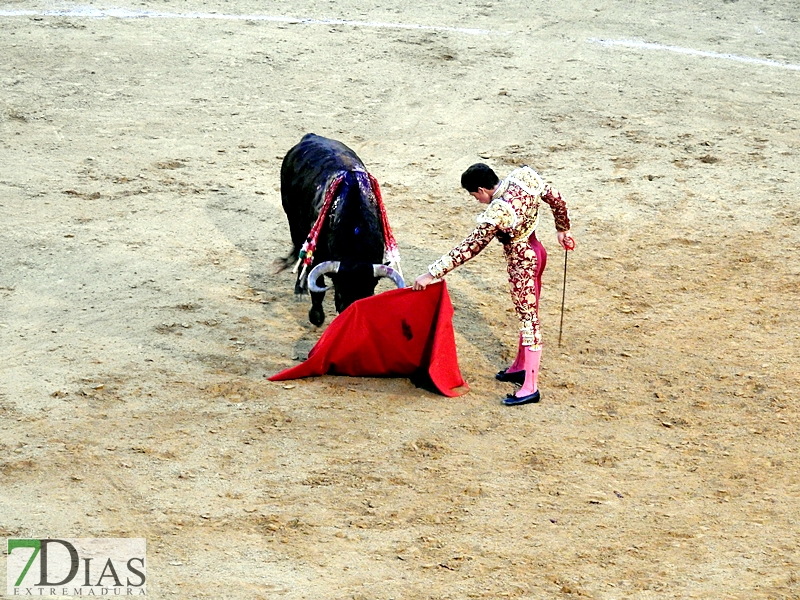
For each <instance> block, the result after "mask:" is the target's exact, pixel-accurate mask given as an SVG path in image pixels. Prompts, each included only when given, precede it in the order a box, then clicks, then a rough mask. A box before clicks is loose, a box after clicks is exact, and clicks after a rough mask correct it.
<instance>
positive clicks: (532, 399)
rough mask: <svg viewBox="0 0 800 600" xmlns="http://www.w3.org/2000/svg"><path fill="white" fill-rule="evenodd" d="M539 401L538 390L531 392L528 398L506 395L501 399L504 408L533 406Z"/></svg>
mask: <svg viewBox="0 0 800 600" xmlns="http://www.w3.org/2000/svg"><path fill="white" fill-rule="evenodd" d="M538 401H539V390H536V391H535V392H533V393H532V394H531V395H530V396H522V397H519V396H515V395H514V394H508V395H507V396H506V397H505V398H503V404H505V405H506V406H520V405H522V404H535V403H536V402H538Z"/></svg>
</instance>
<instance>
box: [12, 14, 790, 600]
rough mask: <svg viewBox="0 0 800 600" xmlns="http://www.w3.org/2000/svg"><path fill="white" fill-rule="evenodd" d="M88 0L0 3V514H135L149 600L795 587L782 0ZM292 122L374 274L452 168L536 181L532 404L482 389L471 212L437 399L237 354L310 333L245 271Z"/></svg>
mask: <svg viewBox="0 0 800 600" xmlns="http://www.w3.org/2000/svg"><path fill="white" fill-rule="evenodd" d="M91 8H93V9H103V8H117V9H119V8H125V9H127V10H128V11H129V12H127V13H125V12H117V13H115V15H116V16H106V17H97V16H92V15H93V14H94V13H91V11H89V10H88V9H87V6H86V5H83V6H82V7H81V6H79V5H73V4H66V3H40V2H36V1H35V0H17V1H14V0H12V1H8V0H5V2H4V3H2V4H0V84H1V85H2V87H0V89H1V90H2V94H1V95H0V240H2V250H1V251H0V536H2V537H146V538H147V543H148V591H149V595H150V596H151V597H153V598H170V597H178V598H243V599H244V598H246V599H272V598H286V599H300V598H308V599H314V600H319V599H332V600H339V599H353V600H389V599H396V600H400V599H429V600H434V599H436V600H444V599H453V600H462V599H466V598H489V599H498V598H529V599H540V598H596V599H622V598H636V599H651V598H652V599H661V598H714V599H717V598H719V599H742V600H744V599H747V600H753V599H767V598H770V599H789V598H800V553H799V552H798V530H799V529H800V528H799V527H798V519H800V516H799V515H800V513H799V512H798V501H800V477H799V476H798V469H797V456H796V452H795V450H796V434H797V425H796V422H797V419H798V407H797V403H796V399H797V396H798V393H800V381H798V379H799V375H800V357H799V356H798V344H799V343H800V319H799V318H798V311H797V307H798V305H799V304H800V261H799V260H798V258H799V257H798V244H800V234H799V233H798V231H800V230H799V228H798V225H800V218H798V210H797V198H798V195H800V176H798V155H799V154H800V130H799V129H798V127H800V125H799V124H798V123H799V122H800V67H798V66H797V65H800V33H799V32H800V8H799V7H798V5H797V2H796V1H795V0H692V1H690V0H650V1H647V2H623V1H621V0H589V1H587V2H581V1H579V0H562V1H558V2H556V1H552V0H546V1H542V2H535V3H527V2H522V1H521V0H510V1H509V2H499V1H497V0H495V1H486V0H461V1H459V2H456V1H455V0H444V1H442V2H438V3H422V5H420V3H417V2H407V1H406V2H401V3H395V4H391V3H390V4H386V3H380V4H375V3H373V2H360V1H357V0H331V1H329V2H324V3H320V2H311V1H310V0H295V1H292V2H289V1H287V0H265V1H264V2H258V3H257V2H254V1H252V0H231V1H223V0H217V1H216V2H215V1H214V0H208V1H200V0H187V1H185V2H180V3H179V2H174V1H173V2H169V1H167V0H163V1H161V2H149V1H148V2H132V3H130V4H122V5H120V4H110V5H108V4H101V3H100V0H98V2H96V3H94V4H92V5H91ZM53 10H67V11H69V10H71V11H72V12H70V13H68V14H66V15H64V14H54V13H52V12H48V11H53ZM24 11H29V12H24ZM130 11H156V12H161V13H170V14H171V15H173V16H174V15H178V14H181V13H189V12H194V13H203V14H198V15H195V16H196V17H197V18H191V19H189V18H172V17H170V15H166V14H162V15H161V16H156V15H154V14H153V13H148V15H149V16H143V15H140V16H139V17H138V18H132V17H133V16H134V15H133V14H132V13H131V12H130ZM236 15H251V17H250V18H246V19H235V18H232V17H233V16H236ZM259 16H288V17H296V18H297V19H296V20H294V21H291V20H289V21H286V20H284V21H280V20H268V19H262V18H259ZM211 17H214V18H211ZM302 19H311V20H307V21H302ZM336 19H340V20H341V19H345V20H350V21H357V22H358V23H349V22H348V23H342V22H335V20H336ZM380 24H390V25H392V24H393V25H392V26H388V27H382V26H380ZM399 24H406V25H408V24H414V25H420V26H425V27H411V28H409V27H401V26H400V25H399ZM468 29H480V30H482V31H470V30H468ZM600 39H603V40H617V41H620V40H639V41H645V42H652V43H656V44H661V45H662V46H670V47H673V48H672V49H669V48H665V47H659V48H655V47H651V48H642V47H639V48H637V47H631V46H625V45H603V44H601V43H598V42H597V41H596V40H600ZM593 40H595V41H593ZM676 48H681V49H691V50H694V51H705V52H711V53H716V54H714V55H699V54H696V53H695V54H687V53H681V52H678V51H676ZM724 55H735V56H737V57H749V58H751V59H756V60H751V61H749V62H746V61H743V60H735V58H733V57H731V56H724ZM759 61H760V62H759ZM309 131H313V132H315V133H318V134H322V135H328V136H331V137H336V138H338V139H340V140H341V141H343V142H345V143H346V144H348V145H350V146H351V147H353V148H354V149H355V150H356V151H357V152H358V153H359V154H360V156H361V158H362V159H363V160H364V162H365V163H366V165H367V166H368V167H369V169H370V170H371V172H372V173H373V174H374V175H375V176H376V177H377V178H378V179H379V181H380V182H381V184H382V186H383V192H384V197H385V201H386V205H387V209H388V213H389V218H390V221H391V223H392V226H393V228H394V232H395V235H396V237H397V239H398V242H399V245H400V250H401V253H402V257H403V266H404V273H405V275H406V278H407V279H408V280H412V279H413V278H414V277H415V276H416V275H418V274H420V273H421V272H423V270H424V269H425V267H426V266H427V265H428V264H429V263H430V262H431V261H432V260H433V259H435V258H436V257H438V256H439V255H440V254H442V253H443V252H445V251H447V250H449V249H450V248H451V247H452V246H453V245H454V244H455V243H456V242H458V241H460V240H461V239H462V237H463V236H464V235H465V234H466V233H467V232H468V231H469V230H470V228H471V227H472V224H473V223H474V218H475V216H476V215H477V213H478V212H479V210H480V206H479V205H478V204H477V203H476V202H474V201H473V200H472V199H471V198H470V197H469V196H468V195H467V194H466V193H465V192H464V191H463V190H460V189H459V185H458V179H459V175H460V173H461V172H462V171H463V169H464V168H466V167H467V166H468V165H470V164H471V163H473V162H476V161H478V160H483V161H485V162H488V163H490V164H491V165H492V166H493V167H495V168H496V169H497V171H498V172H499V173H501V174H504V173H506V172H508V170H510V169H511V168H513V167H514V166H516V165H519V164H525V163H527V164H530V165H531V166H533V167H535V168H536V169H537V170H539V172H540V173H542V174H543V176H544V177H545V178H546V179H547V180H548V181H550V182H552V184H553V185H554V186H555V187H556V188H558V189H559V190H560V191H561V192H562V193H563V195H564V196H565V198H566V199H567V200H568V202H569V203H570V210H571V215H572V219H573V233H574V235H575V238H576V240H577V242H578V249H577V251H576V252H575V253H573V254H572V255H571V256H570V262H569V278H568V288H567V311H566V314H565V326H564V341H563V345H562V347H561V348H559V347H558V345H557V339H558V324H559V304H560V300H561V282H562V279H561V274H562V269H563V253H561V252H560V251H559V250H558V247H557V245H556V241H555V233H554V229H553V226H552V217H551V216H550V215H549V214H547V215H545V217H544V218H543V219H542V223H541V225H540V237H541V238H542V240H543V241H544V243H545V245H546V246H547V248H548V249H549V250H550V253H551V254H550V265H549V267H548V270H547V272H546V274H545V290H544V295H543V300H542V315H541V317H542V321H543V327H544V335H545V344H546V346H545V352H544V357H543V372H542V378H541V388H542V402H541V404H539V405H534V406H525V407H519V408H517V409H509V408H505V407H503V406H501V405H500V398H501V397H502V396H504V395H505V393H506V392H508V391H512V388H511V387H510V386H508V385H507V384H505V385H504V384H500V383H498V382H496V381H495V380H494V378H493V374H494V373H495V372H496V371H497V370H498V369H500V368H502V367H504V366H506V365H507V363H508V361H509V359H510V358H511V356H512V354H513V352H514V350H515V344H516V340H515V327H516V324H515V319H514V316H513V314H512V313H511V311H510V307H511V304H510V300H509V298H508V293H507V283H506V280H505V271H504V263H503V258H502V254H501V249H500V246H499V245H498V244H494V243H493V244H492V245H491V246H490V247H489V248H488V249H487V251H486V252H485V253H484V254H483V255H482V256H480V257H478V258H476V259H475V260H474V261H472V262H471V263H469V264H468V265H465V266H464V267H462V268H460V269H458V270H457V271H455V272H454V273H453V274H452V275H450V276H449V277H448V285H449V288H450V293H451V297H452V300H453V303H454V305H455V308H456V315H455V318H454V326H455V329H456V337H457V345H458V351H459V359H460V365H461V370H462V373H463V375H464V377H465V378H466V380H467V381H468V382H469V384H470V386H471V388H472V389H471V392H470V393H469V394H467V395H466V396H463V397H461V398H456V399H447V398H444V397H442V396H437V395H434V394H432V393H429V392H427V391H424V390H421V389H417V388H415V387H414V386H413V385H412V384H411V383H410V382H409V381H407V380H405V379H367V378H363V379H362V378H346V377H333V376H328V377H321V378H314V379H307V380H299V381H294V382H288V383H286V382H282V383H270V382H268V381H267V380H266V377H268V376H269V375H271V374H273V373H275V372H277V371H279V370H281V369H283V368H286V367H288V366H290V365H293V364H296V363H297V361H298V360H301V359H303V358H304V357H305V355H306V354H307V353H308V351H309V349H310V348H311V347H312V346H313V344H314V343H315V341H316V340H317V339H318V338H319V336H320V334H321V331H322V330H321V329H317V328H315V327H313V326H311V325H310V324H309V323H308V321H307V317H306V313H307V310H308V306H309V302H308V300H307V299H303V300H301V301H296V300H295V299H294V297H293V293H292V291H293V284H292V275H291V274H290V273H289V272H288V271H284V272H283V273H280V274H277V275H275V274H273V270H274V269H273V262H274V261H275V260H276V259H277V258H280V257H282V256H285V255H286V253H287V251H288V249H289V243H288V238H289V234H288V226H287V224H286V222H285V218H284V215H283V212H282V210H281V208H280V193H279V178H278V172H279V168H280V160H281V158H282V156H283V154H284V153H285V152H286V151H287V150H288V149H289V148H290V147H291V146H292V145H293V144H295V143H296V142H297V141H298V140H299V139H300V137H301V136H302V135H303V134H304V133H306V132H309ZM379 289H381V290H385V289H389V285H388V284H386V283H383V284H381V287H380V288H379ZM326 307H327V310H328V313H329V317H328V321H327V322H328V323H329V322H330V318H331V317H332V316H333V306H332V301H331V300H330V299H328V300H327V301H326ZM0 565H2V566H0V582H2V581H4V580H5V568H6V564H5V557H2V559H1V560H0Z"/></svg>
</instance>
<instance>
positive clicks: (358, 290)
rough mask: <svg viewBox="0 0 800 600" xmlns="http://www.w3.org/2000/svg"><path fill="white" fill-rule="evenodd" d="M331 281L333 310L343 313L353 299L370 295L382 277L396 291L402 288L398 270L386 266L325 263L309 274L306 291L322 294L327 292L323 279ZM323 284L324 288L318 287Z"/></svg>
mask: <svg viewBox="0 0 800 600" xmlns="http://www.w3.org/2000/svg"><path fill="white" fill-rule="evenodd" d="M325 275H327V276H329V277H330V278H331V279H332V280H333V284H334V288H335V295H334V303H335V305H336V311H337V312H342V311H343V310H344V309H345V308H347V307H348V306H350V305H351V304H352V303H353V302H355V301H356V300H360V299H361V298H366V297H368V296H372V295H373V294H374V293H375V286H376V285H378V281H379V280H380V279H381V277H388V278H389V279H391V280H392V281H393V282H394V284H395V285H396V286H397V287H398V288H402V287H405V282H404V281H403V276H402V275H401V274H400V272H399V271H397V270H395V269H392V268H391V267H387V266H386V265H378V264H369V263H351V262H348V261H326V262H322V263H320V264H318V265H317V266H316V267H314V268H313V269H312V270H311V273H309V275H308V289H310V290H311V291H312V292H317V293H322V292H326V291H328V289H329V288H328V287H326V286H325V285H324V280H323V277H324V276H325ZM320 282H323V285H319V283H320Z"/></svg>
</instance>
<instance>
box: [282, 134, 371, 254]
mask: <svg viewBox="0 0 800 600" xmlns="http://www.w3.org/2000/svg"><path fill="white" fill-rule="evenodd" d="M352 170H366V169H365V167H364V163H362V162H361V159H360V158H358V156H357V155H356V153H355V152H354V151H353V150H352V149H350V148H348V147H347V146H346V145H344V144H343V143H341V142H338V141H336V140H331V139H328V138H324V137H322V136H319V135H315V134H313V133H307V134H306V135H304V136H303V139H301V140H300V142H299V143H298V144H297V145H295V146H294V147H292V148H291V149H290V150H289V152H287V153H286V156H285V157H284V158H283V164H282V165H281V202H282V204H283V210H284V212H285V213H286V216H287V218H288V219H289V228H290V230H291V234H292V242H293V243H294V245H295V247H298V248H299V246H300V245H301V244H302V243H303V242H304V241H305V238H306V236H307V235H308V232H309V231H310V230H311V227H312V226H313V224H314V221H315V220H316V218H317V215H318V214H319V210H320V208H321V206H322V201H323V199H324V194H325V184H326V183H327V182H328V181H329V180H330V179H331V177H333V176H334V175H335V174H336V173H339V172H341V171H352Z"/></svg>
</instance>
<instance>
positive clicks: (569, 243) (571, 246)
mask: <svg viewBox="0 0 800 600" xmlns="http://www.w3.org/2000/svg"><path fill="white" fill-rule="evenodd" d="M565 244H566V247H565V248H564V284H563V286H562V288H561V323H560V324H559V326H558V347H559V348H561V332H562V331H563V330H564V300H566V297H567V257H568V256H569V251H570V250H574V249H575V240H573V239H572V238H571V237H568V238H566V239H565Z"/></svg>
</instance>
